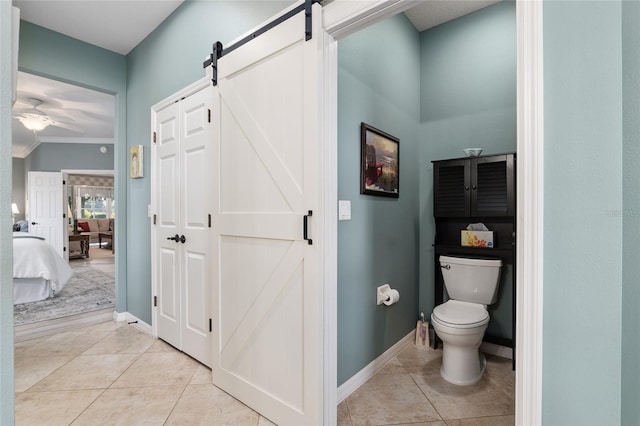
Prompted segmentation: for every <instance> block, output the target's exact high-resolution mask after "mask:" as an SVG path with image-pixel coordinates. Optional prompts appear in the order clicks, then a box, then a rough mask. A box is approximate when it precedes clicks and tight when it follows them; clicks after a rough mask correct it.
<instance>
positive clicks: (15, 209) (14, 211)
mask: <svg viewBox="0 0 640 426" xmlns="http://www.w3.org/2000/svg"><path fill="white" fill-rule="evenodd" d="M17 214H20V210H18V205H17V204H16V203H11V218H12V219H13V223H16V215H17Z"/></svg>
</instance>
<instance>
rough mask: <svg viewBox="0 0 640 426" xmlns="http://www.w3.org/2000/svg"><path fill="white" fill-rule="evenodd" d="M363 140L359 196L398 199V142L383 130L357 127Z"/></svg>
mask: <svg viewBox="0 0 640 426" xmlns="http://www.w3.org/2000/svg"><path fill="white" fill-rule="evenodd" d="M360 133H361V140H362V148H361V159H362V160H361V161H362V169H361V176H360V181H361V182H360V193H361V194H368V195H379V196H382V197H394V198H398V197H399V196H400V139H398V138H396V137H395V136H391V135H390V134H388V133H385V132H383V131H382V130H379V129H376V128H375V127H372V126H369V125H368V124H366V123H362V124H361V125H360Z"/></svg>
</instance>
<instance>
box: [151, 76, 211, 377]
mask: <svg viewBox="0 0 640 426" xmlns="http://www.w3.org/2000/svg"><path fill="white" fill-rule="evenodd" d="M212 101H213V89H212V88H211V87H209V88H207V89H204V90H201V91H200V92H198V93H195V94H193V95H191V96H189V97H186V98H184V99H182V100H180V101H179V102H176V103H174V104H172V105H170V106H169V107H167V108H165V109H163V110H161V111H159V112H158V114H157V116H156V123H157V124H156V128H157V130H156V133H157V141H156V147H155V150H156V152H155V155H154V156H153V157H154V189H153V192H154V197H155V200H154V205H155V206H156V208H157V211H158V213H157V218H156V221H157V223H156V227H155V233H156V235H155V241H156V245H155V250H156V253H155V265H154V268H155V271H154V275H155V280H156V291H157V294H156V297H157V309H158V311H157V317H156V318H157V319H156V321H157V333H158V337H160V338H161V339H163V340H165V341H167V342H168V343H170V344H171V345H173V346H175V347H176V348H178V349H180V350H182V351H184V352H185V353H188V354H189V355H191V356H192V357H194V358H195V359H197V360H198V361H200V362H202V363H203V364H205V365H211V348H212V345H211V337H210V336H211V333H210V331H209V327H210V321H211V317H212V313H211V276H212V270H211V263H212V262H211V253H212V239H211V228H210V215H211V213H212V208H211V206H212V197H213V194H212V192H211V188H212V169H211V157H212V155H213V154H212V152H213V147H214V142H213V139H214V138H215V137H216V134H215V132H214V131H213V127H212V125H211V123H210V116H211V113H210V112H209V111H210V109H211V108H212Z"/></svg>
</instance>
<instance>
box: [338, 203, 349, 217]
mask: <svg viewBox="0 0 640 426" xmlns="http://www.w3.org/2000/svg"><path fill="white" fill-rule="evenodd" d="M338 220H351V201H349V200H338Z"/></svg>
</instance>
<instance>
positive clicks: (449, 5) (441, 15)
mask: <svg viewBox="0 0 640 426" xmlns="http://www.w3.org/2000/svg"><path fill="white" fill-rule="evenodd" d="M500 1H501V0H421V1H419V2H418V3H419V4H418V5H417V6H415V7H413V8H411V9H409V10H407V11H406V12H405V15H407V18H409V20H410V21H411V23H412V24H413V26H414V27H416V29H417V30H418V31H420V32H422V31H425V30H428V29H429V28H433V27H435V26H436V25H440V24H443V23H445V22H448V21H451V20H453V19H456V18H459V17H461V16H464V15H467V14H469V13H472V12H475V11H477V10H480V9H484V8H485V7H488V6H491V5H492V4H496V3H500Z"/></svg>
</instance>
